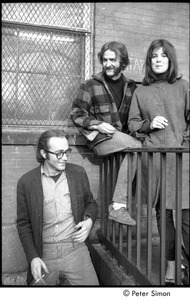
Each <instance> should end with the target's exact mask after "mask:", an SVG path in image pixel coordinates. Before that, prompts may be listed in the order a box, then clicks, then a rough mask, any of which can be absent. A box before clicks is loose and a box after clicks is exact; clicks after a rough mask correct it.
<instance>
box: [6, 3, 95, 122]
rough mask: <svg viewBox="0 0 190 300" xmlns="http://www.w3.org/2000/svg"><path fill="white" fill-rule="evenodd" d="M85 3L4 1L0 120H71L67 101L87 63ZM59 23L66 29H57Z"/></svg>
mask: <svg viewBox="0 0 190 300" xmlns="http://www.w3.org/2000/svg"><path fill="white" fill-rule="evenodd" d="M84 5H85V4H83V3H15V4H13V3H6V4H3V9H2V12H3V13H2V17H3V20H5V21H6V22H4V23H3V25H2V123H3V124H4V125H39V126H44V125H45V126H46V125H71V124H72V122H71V120H70V111H71V105H72V102H73V100H74V98H75V96H76V93H77V89H78V87H79V85H80V84H81V82H82V81H83V80H84V79H85V78H86V74H89V70H90V64H91V59H90V55H91V32H90V31H88V30H89V29H90V26H91V18H90V16H91V13H90V9H89V8H90V6H89V4H88V5H87V9H86V10H85V11H82V7H83V6H84ZM77 8H78V9H77ZM7 21H9V23H8V22H7ZM10 21H12V22H10ZM13 21H14V22H15V21H17V22H18V21H19V22H21V23H20V24H18V23H14V22H13ZM22 23H23V24H22ZM24 23H28V24H29V23H31V25H28V24H27V25H25V24H24ZM32 24H33V25H34V24H36V25H37V24H38V25H42V24H43V25H44V24H45V25H48V26H43V27H41V26H33V25H32ZM49 25H50V26H49ZM61 26H62V27H68V28H70V30H68V29H67V30H66V29H65V28H63V29H61V30H60V28H56V27H61ZM74 26H75V30H73V27H74ZM76 26H77V28H78V30H76ZM81 29H83V30H81ZM85 30H86V31H85Z"/></svg>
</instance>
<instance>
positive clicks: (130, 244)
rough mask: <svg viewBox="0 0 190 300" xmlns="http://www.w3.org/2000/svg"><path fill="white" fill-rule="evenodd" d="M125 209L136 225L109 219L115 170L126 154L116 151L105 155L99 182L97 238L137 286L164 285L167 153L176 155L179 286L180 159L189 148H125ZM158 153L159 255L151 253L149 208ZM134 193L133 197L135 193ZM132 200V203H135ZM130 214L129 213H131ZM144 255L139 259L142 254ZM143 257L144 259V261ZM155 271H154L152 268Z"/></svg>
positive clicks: (178, 278) (178, 280) (178, 276)
mask: <svg viewBox="0 0 190 300" xmlns="http://www.w3.org/2000/svg"><path fill="white" fill-rule="evenodd" d="M127 152H128V154H127V155H128V163H129V165H128V208H129V212H130V214H131V213H132V211H133V214H135V218H136V227H131V226H126V225H123V224H120V223H117V222H115V221H112V220H109V219H108V205H109V204H110V203H111V201H112V195H113V192H114V188H115V184H116V180H117V175H118V170H119V167H120V164H121V162H122V159H123V156H124V155H126V152H125V153H122V152H121V153H115V154H112V155H109V156H107V157H104V161H103V165H102V172H101V178H102V180H101V182H102V188H101V189H102V199H101V230H100V231H99V237H100V241H101V243H102V244H103V245H105V247H106V249H107V250H108V251H109V253H111V255H112V257H113V258H115V259H116V260H117V262H118V265H119V266H121V267H123V268H124V270H125V272H126V273H127V274H129V275H132V276H133V277H134V278H135V280H136V285H145V286H151V285H164V284H165V268H166V261H165V247H166V242H165V235H166V231H165V226H166V220H165V214H166V185H167V178H166V169H167V159H166V158H167V155H168V153H170V154H172V155H174V156H175V169H176V174H174V175H175V184H174V186H173V189H174V191H175V197H176V208H175V213H174V219H175V229H176V230H175V244H176V245H175V257H176V260H175V268H176V279H175V280H176V281H175V282H176V285H181V284H182V282H181V262H182V258H183V257H182V244H183V242H182V229H181V225H182V221H181V213H182V212H181V207H182V206H181V199H182V181H183V176H182V173H183V167H184V165H185V164H186V163H188V162H187V161H183V156H184V155H189V154H186V153H188V152H189V149H167V150H166V149H159V148H155V149H145V148H144V149H142V148H141V149H130V150H128V149H127ZM133 152H137V172H136V180H135V182H136V186H135V193H133V192H134V189H133V185H132V178H131V174H132V156H133ZM145 153H146V155H147V162H148V172H147V174H146V176H147V178H148V191H147V192H148V193H147V194H148V198H147V199H146V204H145V203H144V200H143V199H142V194H141V188H142V176H143V175H142V156H143V155H144V154H145ZM155 153H156V155H159V156H160V184H161V186H160V202H161V230H160V231H161V234H160V236H159V235H158V239H159V244H158V248H159V256H157V257H155V256H153V238H154V237H153V233H152V226H153V214H152V212H153V208H152V201H153V195H152V186H153V177H154V170H153V156H154V154H155ZM134 194H135V198H134V196H133V195H134ZM134 201H135V203H134ZM144 204H145V209H146V226H145V229H143V226H142V225H143V224H142V206H144ZM133 214H132V216H133ZM143 230H145V242H144V239H142V231H143ZM143 252H144V253H145V258H144V257H143V259H142V253H143ZM144 260H145V261H144ZM154 264H156V265H157V269H156V272H157V274H156V277H157V279H156V281H155V280H153V265H154ZM154 272H155V270H154Z"/></svg>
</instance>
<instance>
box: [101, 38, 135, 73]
mask: <svg viewBox="0 0 190 300" xmlns="http://www.w3.org/2000/svg"><path fill="white" fill-rule="evenodd" d="M107 50H110V51H113V52H115V54H116V57H117V58H119V60H120V66H121V69H122V71H123V70H125V68H126V67H127V66H128V65H129V64H130V61H129V55H128V51H127V48H126V47H125V45H124V44H122V43H120V42H108V43H106V44H104V45H103V46H102V49H101V51H100V52H99V53H98V59H99V61H100V63H101V64H102V63H103V55H104V52H105V51H107Z"/></svg>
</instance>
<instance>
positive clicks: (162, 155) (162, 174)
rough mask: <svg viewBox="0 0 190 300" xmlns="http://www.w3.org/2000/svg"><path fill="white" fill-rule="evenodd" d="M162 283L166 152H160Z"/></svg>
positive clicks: (161, 282)
mask: <svg viewBox="0 0 190 300" xmlns="http://www.w3.org/2000/svg"><path fill="white" fill-rule="evenodd" d="M160 167H161V168H160V185H161V189H160V284H161V285H164V283H165V252H166V153H160Z"/></svg>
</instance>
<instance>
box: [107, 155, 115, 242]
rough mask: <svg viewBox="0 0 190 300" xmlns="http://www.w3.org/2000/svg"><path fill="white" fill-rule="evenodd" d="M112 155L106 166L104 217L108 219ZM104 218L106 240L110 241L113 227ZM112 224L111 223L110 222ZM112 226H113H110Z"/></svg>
mask: <svg viewBox="0 0 190 300" xmlns="http://www.w3.org/2000/svg"><path fill="white" fill-rule="evenodd" d="M111 186H112V155H109V156H108V166H107V189H106V191H105V192H106V213H107V214H106V216H107V217H108V206H109V205H110V201H111V200H110V199H111V197H112V188H111ZM107 217H106V221H107V224H108V226H107V239H108V240H111V238H112V233H113V226H111V228H110V222H109V221H108V218H107ZM112 223H113V222H112ZM111 225H113V224H111Z"/></svg>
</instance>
